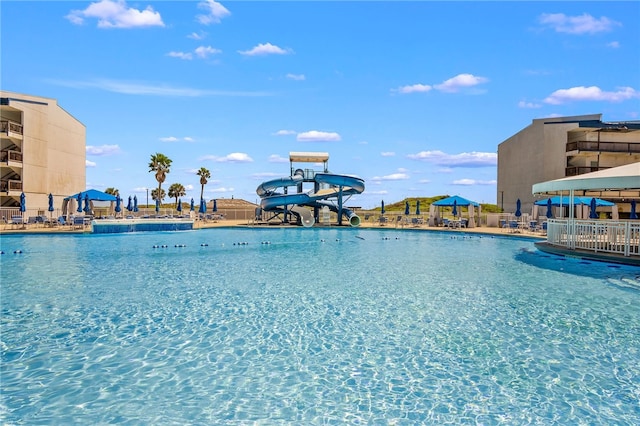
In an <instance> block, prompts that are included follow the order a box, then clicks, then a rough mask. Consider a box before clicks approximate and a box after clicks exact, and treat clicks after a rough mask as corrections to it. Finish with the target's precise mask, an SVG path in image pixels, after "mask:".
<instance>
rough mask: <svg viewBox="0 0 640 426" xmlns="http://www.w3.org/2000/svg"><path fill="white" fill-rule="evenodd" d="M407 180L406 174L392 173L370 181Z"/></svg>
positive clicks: (375, 177)
mask: <svg viewBox="0 0 640 426" xmlns="http://www.w3.org/2000/svg"><path fill="white" fill-rule="evenodd" d="M407 179H409V175H408V174H406V173H393V174H390V175H386V176H374V177H372V178H371V180H372V181H374V182H375V181H383V180H407Z"/></svg>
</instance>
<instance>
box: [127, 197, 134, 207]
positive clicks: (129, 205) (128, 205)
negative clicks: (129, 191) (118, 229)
mask: <svg viewBox="0 0 640 426" xmlns="http://www.w3.org/2000/svg"><path fill="white" fill-rule="evenodd" d="M132 210H133V205H132V204H131V195H129V202H128V203H127V211H132Z"/></svg>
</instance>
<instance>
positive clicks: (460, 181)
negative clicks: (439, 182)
mask: <svg viewBox="0 0 640 426" xmlns="http://www.w3.org/2000/svg"><path fill="white" fill-rule="evenodd" d="M496 183H497V181H495V180H476V179H458V180H454V181H453V182H452V184H453V185H461V186H472V185H495V184H496Z"/></svg>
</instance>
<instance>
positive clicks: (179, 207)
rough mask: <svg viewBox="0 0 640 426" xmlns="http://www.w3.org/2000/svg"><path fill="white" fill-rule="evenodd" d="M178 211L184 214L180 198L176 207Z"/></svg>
mask: <svg viewBox="0 0 640 426" xmlns="http://www.w3.org/2000/svg"><path fill="white" fill-rule="evenodd" d="M176 210H178V211H179V212H182V200H181V199H180V198H178V205H177V206H176Z"/></svg>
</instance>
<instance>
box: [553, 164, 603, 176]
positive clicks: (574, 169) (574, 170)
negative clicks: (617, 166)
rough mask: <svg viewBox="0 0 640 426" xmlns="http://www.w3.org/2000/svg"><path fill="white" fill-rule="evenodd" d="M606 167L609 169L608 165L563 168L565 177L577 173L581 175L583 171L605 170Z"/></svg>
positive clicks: (576, 174)
mask: <svg viewBox="0 0 640 426" xmlns="http://www.w3.org/2000/svg"><path fill="white" fill-rule="evenodd" d="M606 169H610V167H589V166H586V167H577V166H574V167H566V168H565V169H564V175H565V177H569V176H578V175H583V174H585V173H591V172H597V171H599V170H606Z"/></svg>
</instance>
